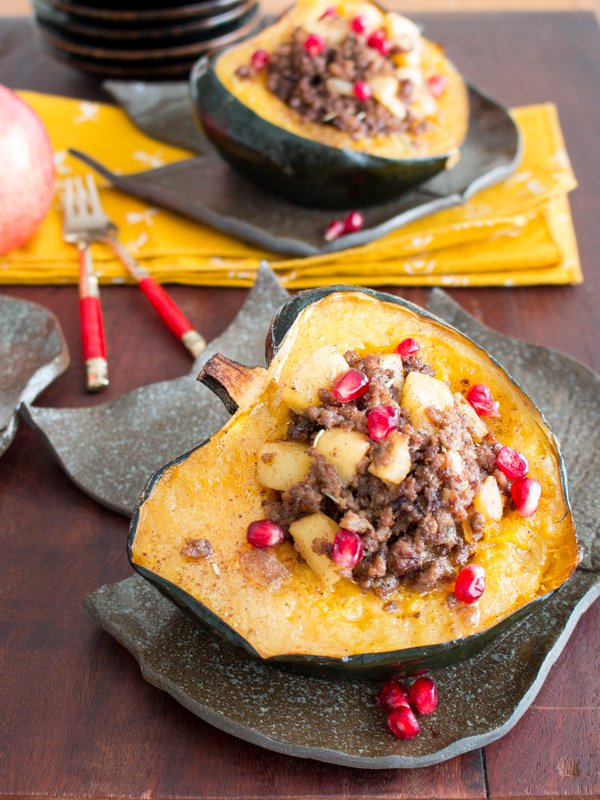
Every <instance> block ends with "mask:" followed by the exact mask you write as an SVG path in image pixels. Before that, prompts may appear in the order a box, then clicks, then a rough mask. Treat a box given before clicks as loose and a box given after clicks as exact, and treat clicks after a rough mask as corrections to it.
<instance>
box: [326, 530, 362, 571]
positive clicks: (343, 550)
mask: <svg viewBox="0 0 600 800" xmlns="http://www.w3.org/2000/svg"><path fill="white" fill-rule="evenodd" d="M362 554H363V544H362V539H361V538H360V536H359V535H358V533H354V531H346V530H344V529H342V530H340V531H338V532H337V533H336V535H335V538H334V540H333V545H332V548H331V557H332V558H333V560H334V561H335V563H336V564H337V565H338V566H339V567H343V568H344V569H353V568H354V567H355V566H356V565H357V564H358V562H359V561H360V560H361V558H362Z"/></svg>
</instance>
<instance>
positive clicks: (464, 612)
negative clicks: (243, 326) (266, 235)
mask: <svg viewBox="0 0 600 800" xmlns="http://www.w3.org/2000/svg"><path fill="white" fill-rule="evenodd" d="M413 336H414V337H416V338H417V339H418V341H419V342H420V344H421V348H422V352H423V354H424V358H425V360H426V361H427V362H428V363H429V364H432V365H434V366H435V370H436V375H437V377H438V378H440V379H441V380H443V381H444V382H445V383H446V384H448V386H449V387H450V389H452V391H455V392H457V391H460V390H461V389H463V390H464V387H465V382H466V383H468V384H476V383H480V382H481V383H485V384H486V385H487V386H489V387H490V389H491V390H492V392H493V395H494V397H495V398H496V400H497V401H498V402H499V403H500V407H501V409H502V416H501V417H498V418H490V419H489V420H487V424H488V425H489V427H490V428H491V429H492V431H493V433H494V434H495V436H496V437H497V438H498V440H500V441H501V442H503V443H504V444H506V445H509V446H510V447H513V448H517V449H519V450H520V451H521V452H523V453H524V454H525V455H526V457H527V459H528V460H529V464H530V466H531V470H532V474H534V475H535V476H536V478H537V479H538V480H539V481H540V483H541V485H542V497H541V500H540V504H539V508H538V510H537V513H536V514H535V515H534V516H532V517H530V518H526V519H525V518H523V517H522V516H520V515H519V514H518V513H517V512H516V511H515V510H514V509H513V510H510V509H509V510H507V511H506V512H505V513H504V516H503V517H502V519H501V520H500V521H499V522H497V523H494V524H493V525H492V526H491V528H490V531H491V532H490V533H489V534H488V533H487V529H486V534H485V535H484V539H483V540H482V543H481V544H480V546H479V548H478V550H477V557H476V559H477V563H478V564H480V565H482V566H483V567H484V568H485V572H486V588H485V592H484V594H483V596H482V597H481V599H480V600H479V602H478V603H477V604H476V608H474V607H472V606H469V607H467V608H464V607H463V608H460V607H457V606H456V605H455V604H454V605H453V604H451V603H448V596H449V588H448V587H444V586H442V587H441V588H436V589H434V590H431V591H429V592H426V593H422V592H419V591H416V590H414V589H413V588H411V587H410V586H401V587H400V588H399V589H398V591H396V592H395V593H394V595H393V600H394V603H393V606H390V605H389V603H384V602H383V601H382V599H380V598H379V597H377V596H376V595H375V594H373V593H372V592H364V591H362V592H361V590H360V589H359V587H358V586H357V585H356V584H355V583H354V582H353V581H352V580H347V579H342V580H337V581H335V582H334V583H331V584H327V582H325V583H324V582H323V581H321V580H320V579H319V577H318V575H317V572H316V571H315V569H314V568H312V567H311V565H309V564H308V563H307V562H306V561H305V560H304V559H301V558H299V557H298V552H297V550H295V549H294V547H293V544H292V542H291V541H290V540H286V541H284V542H283V543H281V544H278V545H277V546H276V547H274V548H269V549H268V550H258V549H255V548H252V547H251V546H250V545H249V544H248V541H247V538H246V531H247V527H248V525H249V524H250V523H251V522H252V521H254V520H257V519H260V518H262V517H264V516H265V515H264V509H263V506H262V505H261V501H262V500H263V499H264V497H265V492H266V490H265V489H264V487H263V486H262V485H261V483H260V482H259V480H258V474H257V457H258V454H259V451H260V450H261V448H262V447H263V446H264V445H265V443H267V442H275V441H277V440H278V439H282V438H284V437H285V434H286V430H287V427H288V425H289V421H290V411H289V407H290V403H293V400H290V396H289V395H290V391H292V392H293V391H295V390H296V389H297V386H293V385H291V384H290V378H291V376H294V375H298V374H299V372H298V371H299V370H302V369H303V365H306V364H307V363H311V362H310V357H311V354H314V353H315V352H318V351H319V352H324V348H333V347H335V348H337V350H338V351H340V352H342V353H344V352H345V351H347V350H351V349H352V350H355V351H358V352H359V353H373V352H383V353H386V352H391V351H392V350H393V348H394V346H395V344H396V343H397V342H398V341H399V340H400V339H403V338H404V337H413ZM267 361H268V363H269V366H268V369H267V370H264V369H261V368H254V369H253V370H246V371H244V370H243V369H240V367H239V365H236V364H234V363H233V362H229V361H227V360H226V359H222V358H221V357H214V358H213V360H212V361H211V362H209V363H208V364H207V365H206V367H205V368H204V371H203V374H204V377H205V379H206V380H207V382H208V383H209V384H211V385H212V386H213V387H214V386H218V387H220V392H221V395H223V394H226V395H227V402H228V406H229V407H230V408H231V409H235V408H237V411H236V412H235V413H234V414H233V416H232V417H231V419H230V420H229V422H228V423H227V424H226V425H225V427H224V428H223V429H222V430H220V431H219V432H218V433H217V434H215V436H214V437H212V439H210V440H209V441H207V442H204V443H202V444H200V445H198V447H196V448H195V449H194V450H192V451H191V452H189V453H186V454H185V455H183V456H181V457H180V458H178V459H176V460H175V461H173V462H172V463H170V464H168V465H166V466H165V467H164V468H162V469H161V470H159V471H158V472H157V473H156V474H155V475H154V476H153V477H152V479H151V480H150V482H149V484H148V486H147V488H146V490H145V492H144V494H143V496H142V498H141V500H140V502H139V504H138V506H137V508H136V510H135V513H134V515H133V519H132V523H131V529H130V537H129V555H130V560H131V563H132V565H133V567H134V568H135V569H136V570H137V571H138V572H139V573H140V574H141V575H143V576H144V577H146V578H147V579H148V580H149V581H151V582H152V583H153V584H154V585H156V586H157V587H158V588H159V589H160V590H161V591H162V592H164V593H165V594H166V595H167V596H168V597H170V598H171V599H173V600H174V601H175V602H177V603H178V604H180V605H181V606H182V607H184V608H185V609H187V610H188V611H189V612H190V613H191V614H192V615H193V616H194V617H195V618H196V619H197V620H198V621H200V622H202V623H205V624H206V625H208V626H209V627H210V628H212V629H213V630H214V631H215V632H216V633H218V634H220V635H221V636H223V637H225V639H227V640H228V641H229V642H230V643H232V644H234V645H237V646H240V647H242V648H243V649H244V650H245V651H246V652H247V653H250V654H251V655H253V656H255V657H258V658H260V659H263V660H264V661H265V662H266V663H269V664H276V665H285V666H288V667H292V668H297V669H301V670H302V671H308V672H313V673H316V674H321V675H329V674H332V673H334V674H337V675H341V676H343V677H352V676H357V675H366V676H369V677H374V676H376V675H379V674H384V673H386V672H390V671H398V670H399V669H405V670H414V669H417V668H423V667H437V666H441V665H445V664H449V663H452V662H455V661H458V660H460V659H463V658H466V657H468V656H469V655H472V654H475V653H478V652H480V651H481V650H482V649H483V648H484V647H485V645H486V644H487V643H489V642H491V641H493V640H494V639H495V638H496V637H497V636H499V635H500V634H501V633H502V632H503V631H504V630H506V629H507V628H508V627H509V626H511V625H512V624H514V623H515V622H516V621H517V620H518V619H520V618H522V617H523V616H524V615H525V614H527V613H529V612H530V611H532V610H533V609H534V608H536V607H537V606H538V605H539V604H540V603H541V602H542V601H544V600H545V599H547V598H548V597H549V596H550V594H551V593H553V592H554V591H555V590H556V589H558V588H559V587H560V586H561V585H562V584H563V583H564V582H565V581H566V580H567V579H568V577H569V576H570V575H571V573H572V572H573V570H574V569H575V567H576V565H577V563H578V557H579V556H578V545H577V539H576V534H575V527H574V523H573V518H572V515H571V511H570V507H569V501H568V495H567V489H566V483H565V481H566V478H565V472H564V466H563V462H562V459H561V456H560V452H559V449H558V444H557V442H556V440H555V439H554V437H553V435H552V433H551V431H550V429H549V428H548V425H547V423H546V422H545V420H544V418H543V416H542V415H541V413H540V412H539V411H538V410H537V409H536V408H535V406H534V405H533V403H532V402H531V400H530V399H529V398H528V397H527V396H526V395H525V394H524V392H523V391H522V390H521V389H520V388H519V387H518V386H517V385H516V384H515V383H514V382H513V381H512V379H511V378H510V377H509V376H508V375H507V373H506V372H505V371H504V370H503V369H502V367H501V366H500V365H499V364H498V363H497V362H496V361H495V360H494V359H493V358H492V357H490V356H489V355H488V354H487V353H486V352H485V351H484V350H483V349H482V348H481V347H479V346H478V345H477V344H475V343H474V342H473V341H471V340H470V339H468V338H466V337H465V336H464V335H463V334H461V333H460V332H458V331H457V330H455V329H454V328H452V327H450V326H449V325H447V324H446V323H444V322H442V321H441V320H439V319H437V318H436V317H434V316H432V315H431V314H429V313H428V312H426V311H424V310H423V309H421V308H419V307H417V306H414V305H412V304H411V303H408V302H407V301H405V300H403V299H401V298H398V297H394V296H392V295H387V294H384V293H379V292H375V291H371V290H367V289H358V288H356V287H349V286H334V287H330V288H327V289H317V290H311V291H308V292H304V293H302V294H300V295H297V296H296V297H294V298H292V299H290V300H289V301H287V302H286V303H285V304H284V305H283V306H282V307H281V309H280V310H279V312H278V313H277V314H276V316H275V317H274V319H273V322H272V325H271V328H270V331H269V334H268V337H267ZM315 369H316V367H315ZM286 392H287V396H286ZM284 397H285V399H286V402H284ZM307 519H309V518H307V517H305V518H303V522H305V521H306V520H307ZM196 540H207V541H208V542H209V545H210V547H209V552H210V557H209V558H200V559H190V558H189V557H188V555H189V543H190V542H194V541H196ZM451 588H452V587H451V586H450V591H451ZM459 605H460V604H459Z"/></svg>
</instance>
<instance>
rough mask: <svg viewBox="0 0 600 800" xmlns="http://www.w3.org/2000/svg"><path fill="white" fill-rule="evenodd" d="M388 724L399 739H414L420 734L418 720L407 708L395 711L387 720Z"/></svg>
mask: <svg viewBox="0 0 600 800" xmlns="http://www.w3.org/2000/svg"><path fill="white" fill-rule="evenodd" d="M387 724H388V727H389V729H390V730H391V732H392V733H393V734H394V736H395V737H396V738H397V739H412V738H413V737H415V736H416V735H417V734H418V733H419V723H418V721H417V718H416V717H415V715H414V713H413V712H412V711H411V710H410V708H407V707H406V706H403V707H402V708H396V709H394V711H392V712H391V713H390V714H389V716H388V718H387Z"/></svg>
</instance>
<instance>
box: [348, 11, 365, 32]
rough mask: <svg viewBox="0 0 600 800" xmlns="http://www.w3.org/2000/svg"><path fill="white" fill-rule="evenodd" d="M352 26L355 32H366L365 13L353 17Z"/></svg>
mask: <svg viewBox="0 0 600 800" xmlns="http://www.w3.org/2000/svg"><path fill="white" fill-rule="evenodd" d="M350 27H351V28H352V30H353V31H354V33H364V32H365V31H366V30H367V18H366V17H365V16H364V14H359V15H358V16H356V17H354V18H353V19H352V21H351V22H350Z"/></svg>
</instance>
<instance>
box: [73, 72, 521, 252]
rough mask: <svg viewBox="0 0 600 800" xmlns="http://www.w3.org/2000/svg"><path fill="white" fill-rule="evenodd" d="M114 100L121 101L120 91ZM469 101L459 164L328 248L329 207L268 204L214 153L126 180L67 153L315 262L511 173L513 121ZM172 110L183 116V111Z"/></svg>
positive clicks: (476, 99)
mask: <svg viewBox="0 0 600 800" xmlns="http://www.w3.org/2000/svg"><path fill="white" fill-rule="evenodd" d="M142 91H143V90H142ZM154 94H155V96H156V91H155V93H154ZM115 96H117V97H118V99H119V100H120V101H124V100H125V98H126V96H127V93H126V92H125V91H124V89H123V85H121V87H120V91H119V92H118V94H117V93H115ZM469 101H470V123H469V132H468V135H467V138H466V141H465V144H464V146H463V148H462V157H461V160H460V162H459V163H458V165H457V166H456V167H454V169H452V170H449V171H448V172H446V173H442V174H441V175H437V176H435V177H434V178H431V179H430V180H429V181H426V182H425V183H423V184H421V185H420V186H418V187H416V188H415V189H412V190H410V191H408V192H405V193H404V194H402V195H400V196H399V197H398V199H397V200H393V201H390V202H387V203H383V204H381V205H378V206H372V207H370V208H367V209H364V218H365V227H364V228H363V230H362V231H360V232H358V233H354V234H351V235H348V236H344V237H343V238H341V239H338V240H336V241H333V242H329V243H326V242H324V240H323V231H324V230H325V228H326V226H327V224H328V223H329V222H330V221H331V219H332V217H333V216H334V213H333V212H332V211H331V209H325V210H324V209H320V208H304V207H302V206H296V205H294V204H292V203H290V202H288V201H286V200H284V199H283V198H280V197H277V198H274V196H273V195H272V194H270V193H269V192H266V191H265V190H263V189H261V188H260V187H259V186H257V185H255V184H254V183H252V182H251V181H249V180H248V179H247V178H246V177H245V176H243V175H242V174H240V173H238V172H236V171H235V170H233V169H231V168H230V167H229V166H228V165H227V164H226V163H225V162H224V161H223V160H222V159H221V158H220V156H218V155H217V154H216V153H215V151H214V150H213V149H212V148H211V149H210V150H208V149H207V151H206V153H205V155H203V156H200V157H198V158H192V159H186V160H184V161H178V162H176V163H174V164H168V165H167V166H164V167H160V168H159V169H153V170H148V171H146V172H138V173H134V174H131V175H117V174H115V173H113V172H111V171H110V170H108V169H107V168H106V167H105V166H103V165H102V164H100V163H99V162H97V161H96V160H95V159H94V158H93V157H92V156H90V155H87V154H85V153H81V152H79V151H77V150H72V151H71V153H72V154H73V155H74V156H76V157H77V158H79V159H81V160H82V161H84V162H85V163H86V164H88V165H90V166H91V167H93V168H94V169H95V170H96V171H97V172H99V173H100V174H101V175H103V176H104V177H105V178H107V179H108V180H109V181H110V182H111V183H112V184H113V185H114V186H116V187H117V188H119V189H121V190H122V191H124V192H127V193H128V194H131V195H134V196H135V197H139V198H141V199H142V200H145V201H147V202H150V203H152V204H154V205H159V206H163V207H165V208H169V209H171V210H173V211H176V212H178V213H180V214H183V215H185V216H187V217H190V218H191V219H193V220H196V221H198V222H203V223H205V224H206V225H210V226H212V227H214V228H217V229H218V230H220V231H223V232H224V233H226V234H228V235H230V236H235V237H236V238H238V239H242V240H243V241H246V242H249V243H250V244H253V245H256V246H258V247H260V248H263V249H266V250H270V251H271V252H274V253H280V254H283V255H291V256H314V255H319V254H322V253H332V252H337V251H339V250H346V249H347V248H350V247H357V246H359V245H363V244H367V243H368V242H372V241H374V240H376V239H379V238H381V237H382V236H384V235H385V234H387V233H391V232H392V231H394V230H397V229H398V228H401V227H402V226H403V225H406V224H408V223H409V222H413V221H414V220H416V219H421V218H422V217H426V216H428V215H430V214H433V213H435V212H437V211H441V210H443V209H445V208H450V207H452V206H456V205H460V204H462V203H464V202H465V201H466V200H468V199H469V198H470V197H472V196H473V195H474V194H475V193H476V192H479V191H481V190H482V189H485V188H487V187H489V186H492V185H494V184H496V183H498V182H499V181H501V180H503V179H505V178H507V177H508V176H509V175H510V174H512V172H513V171H514V169H515V168H516V166H517V164H518V163H519V159H520V155H521V143H520V138H519V131H518V128H517V126H516V125H515V123H514V122H513V120H512V117H511V116H510V114H509V113H508V111H507V110H506V109H505V108H504V107H503V106H501V105H500V104H499V103H497V102H496V101H495V100H492V99H491V98H489V97H487V96H486V95H484V94H482V93H481V92H479V91H478V90H477V89H474V88H472V87H470V89H469ZM125 105H126V108H127V107H131V104H129V103H127V102H125ZM178 110H179V111H180V112H181V113H183V112H185V106H179V107H178Z"/></svg>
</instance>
